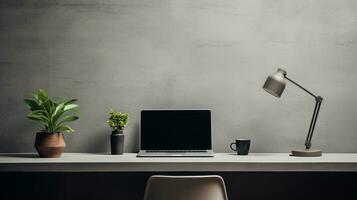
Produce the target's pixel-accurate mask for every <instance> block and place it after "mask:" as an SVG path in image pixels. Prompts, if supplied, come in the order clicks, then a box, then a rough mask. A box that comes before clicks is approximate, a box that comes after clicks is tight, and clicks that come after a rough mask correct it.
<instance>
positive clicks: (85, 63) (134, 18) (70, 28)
mask: <svg viewBox="0 0 357 200" xmlns="http://www.w3.org/2000/svg"><path fill="white" fill-rule="evenodd" d="M356 41H357V1H355V0H339V1H336V0H300V1H297V0H274V1H273V0H249V1H248V0H246V1H243V0H161V1H160V0H113V1H109V0H68V1H64V0H58V1H49V0H46V1H45V0H39V1H35V0H27V1H25V0H23V1H14V0H7V1H4V0H0V93H1V98H0V152H33V151H34V148H33V143H34V136H35V134H34V133H35V132H36V131H37V129H38V126H37V125H36V124H34V123H32V122H30V121H29V120H27V119H26V118H25V115H26V113H27V109H26V107H25V105H24V103H23V98H24V97H25V96H26V94H27V93H29V92H33V91H35V90H36V89H38V88H44V89H47V90H48V91H49V92H50V94H51V95H53V96H61V95H67V96H69V97H75V98H78V99H80V106H81V107H80V108H81V112H82V117H81V119H80V120H79V121H77V122H75V123H73V128H74V129H75V130H76V132H75V133H74V134H70V135H67V149H66V151H67V152H104V151H108V150H109V134H110V129H109V128H108V127H107V125H106V123H105V120H106V118H107V111H108V110H109V109H110V108H116V109H119V110H122V111H125V112H129V113H130V117H131V121H130V124H129V126H128V128H127V129H126V137H127V138H126V147H125V151H126V152H136V151H137V150H138V118H139V111H140V110H141V109H144V108H170V109H172V108H181V109H182V108H210V109H212V110H213V134H214V136H213V137H214V150H215V151H216V152H228V151H229V148H228V144H229V143H230V142H231V141H233V140H234V139H235V138H250V139H252V146H251V150H252V151H253V152H288V151H289V150H290V149H291V148H295V147H303V143H304V140H305V136H306V132H307V129H308V125H309V121H310V119H311V115H312V111H313V106H314V101H313V99H312V98H311V97H310V96H308V95H307V94H305V93H304V92H303V91H301V90H299V89H298V88H296V87H295V86H293V85H292V84H288V85H287V88H286V90H285V93H284V94H283V96H282V98H280V99H277V98H275V97H273V96H271V95H269V94H268V93H266V92H264V91H263V90H262V84H263V83H264V81H265V78H266V76H267V75H268V74H270V73H273V72H275V71H276V69H277V68H278V67H282V68H284V69H286V70H287V71H288V75H290V77H291V78H292V79H294V80H296V81H297V82H299V83H301V84H302V85H304V86H306V87H307V88H309V89H310V90H311V91H312V92H315V93H317V94H319V95H322V96H323V97H324V102H323V105H322V108H321V114H320V118H319V120H318V124H317V127H316V128H317V129H316V132H315V136H314V139H313V146H315V147H320V148H322V149H323V151H325V152H357V131H356V130H357V106H356V105H357V95H356V91H357V90H356V88H357V65H356V64H357V43H356ZM158 123H159V122H158Z"/></svg>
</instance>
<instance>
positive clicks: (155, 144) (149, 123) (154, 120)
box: [138, 110, 213, 157]
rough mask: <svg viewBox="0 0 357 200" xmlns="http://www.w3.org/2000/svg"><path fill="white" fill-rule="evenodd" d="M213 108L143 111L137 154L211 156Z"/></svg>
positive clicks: (145, 155)
mask: <svg viewBox="0 0 357 200" xmlns="http://www.w3.org/2000/svg"><path fill="white" fill-rule="evenodd" d="M211 132H212V131H211V111H210V110H143V111H141V122H140V151H139V153H138V157H156V156H157V157H174V156H179V157H181V156H182V157H212V156H213V151H212V135H211Z"/></svg>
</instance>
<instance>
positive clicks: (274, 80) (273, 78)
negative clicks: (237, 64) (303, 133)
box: [263, 69, 322, 157]
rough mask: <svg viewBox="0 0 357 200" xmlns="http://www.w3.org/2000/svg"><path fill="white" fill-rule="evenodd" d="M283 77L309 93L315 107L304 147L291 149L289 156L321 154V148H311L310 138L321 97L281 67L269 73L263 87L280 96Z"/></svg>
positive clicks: (283, 86) (282, 89) (283, 83)
mask: <svg viewBox="0 0 357 200" xmlns="http://www.w3.org/2000/svg"><path fill="white" fill-rule="evenodd" d="M285 79H286V80H288V81H290V82H291V83H293V84H294V85H296V86H298V87H299V88H301V89H302V90H304V91H305V92H307V93H308V94H310V95H311V96H312V97H314V99H315V109H314V113H313V115H312V119H311V123H310V128H309V131H308V133H307V137H306V141H305V149H295V150H292V151H291V154H290V155H291V156H303V157H314V156H321V154H322V153H321V150H318V149H311V139H312V134H313V133H314V129H315V125H316V120H317V116H318V114H319V111H320V106H321V103H322V97H321V96H316V95H314V94H312V93H311V92H310V91H308V90H307V89H305V88H304V87H302V86H301V85H299V84H298V83H296V82H294V81H293V80H291V79H290V78H288V77H287V76H286V71H285V70H282V69H278V71H277V72H276V73H274V74H272V75H270V76H269V77H268V78H267V80H266V81H265V83H264V86H263V89H264V90H265V91H267V92H268V93H269V94H271V95H273V96H275V97H278V98H279V97H280V96H281V94H282V93H283V91H284V89H285V85H286V84H285Z"/></svg>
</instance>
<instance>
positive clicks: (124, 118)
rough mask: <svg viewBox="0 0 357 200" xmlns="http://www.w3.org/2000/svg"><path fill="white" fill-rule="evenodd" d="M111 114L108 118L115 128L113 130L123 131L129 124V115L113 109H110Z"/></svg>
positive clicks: (108, 121)
mask: <svg viewBox="0 0 357 200" xmlns="http://www.w3.org/2000/svg"><path fill="white" fill-rule="evenodd" d="M109 115H110V117H109V119H108V120H107V123H108V124H109V126H110V127H111V128H112V129H113V132H118V131H123V129H124V128H125V127H126V125H127V124H128V120H129V115H128V114H127V113H122V112H118V111H115V110H113V109H111V110H110V112H109Z"/></svg>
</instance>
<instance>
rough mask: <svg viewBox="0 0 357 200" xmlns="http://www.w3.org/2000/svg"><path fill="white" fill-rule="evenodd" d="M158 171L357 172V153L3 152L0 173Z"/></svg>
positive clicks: (0, 156) (0, 159)
mask: <svg viewBox="0 0 357 200" xmlns="http://www.w3.org/2000/svg"><path fill="white" fill-rule="evenodd" d="M159 171H168V172H169V171H171V172H172V171H178V172H185V171H192V172H199V171H212V172H213V171H216V172H219V171H233V172H234V171H292V172H294V171H296V172H299V171H331V172H340V171H341V172H343V171H347V172H357V154H354V153H353V154H352V153H325V154H323V156H322V157H310V158H309V157H292V156H289V154H287V153H251V154H249V155H248V156H237V155H235V154H228V153H217V154H215V156H214V157H207V158H203V157H201V158H190V157H160V158H138V157H136V154H134V153H126V154H124V155H107V154H99V153H97V154H94V153H65V154H63V155H62V157H61V158H38V156H37V155H36V154H0V172H159Z"/></svg>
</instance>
